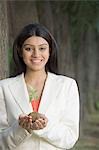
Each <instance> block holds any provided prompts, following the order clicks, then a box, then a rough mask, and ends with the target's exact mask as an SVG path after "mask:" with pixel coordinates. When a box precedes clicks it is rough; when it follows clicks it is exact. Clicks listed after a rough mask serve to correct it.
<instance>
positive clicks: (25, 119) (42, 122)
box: [19, 112, 48, 133]
mask: <svg viewBox="0 0 99 150" xmlns="http://www.w3.org/2000/svg"><path fill="white" fill-rule="evenodd" d="M47 122H48V119H47V118H46V117H45V115H43V114H40V113H37V112H32V113H30V114H29V115H26V114H21V115H20V116H19V125H20V126H21V127H22V128H24V129H26V130H27V131H28V132H30V133H31V131H32V130H40V129H43V128H45V127H46V125H47Z"/></svg>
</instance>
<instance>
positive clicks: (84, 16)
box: [61, 0, 99, 58]
mask: <svg viewBox="0 0 99 150" xmlns="http://www.w3.org/2000/svg"><path fill="white" fill-rule="evenodd" d="M65 3H66V4H65ZM61 8H62V11H63V13H66V12H67V13H68V15H69V25H70V33H71V45H72V49H73V54H74V57H75V58H77V56H78V54H79V47H80V39H81V37H82V35H84V33H86V32H87V30H88V28H92V30H95V31H97V32H99V21H98V20H99V1H89V0H83V1H82V0H81V1H65V2H63V3H61ZM83 38H84V37H83ZM81 40H82V39H81Z"/></svg>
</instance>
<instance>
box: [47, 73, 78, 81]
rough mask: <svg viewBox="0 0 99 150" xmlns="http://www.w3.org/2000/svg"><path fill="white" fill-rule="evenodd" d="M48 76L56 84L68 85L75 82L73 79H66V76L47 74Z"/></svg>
mask: <svg viewBox="0 0 99 150" xmlns="http://www.w3.org/2000/svg"><path fill="white" fill-rule="evenodd" d="M49 76H50V77H51V78H52V79H53V80H55V81H56V82H57V83H60V82H61V83H63V84H65V83H66V84H69V83H72V82H76V81H75V79H73V78H71V77H68V76H66V75H62V74H55V73H49Z"/></svg>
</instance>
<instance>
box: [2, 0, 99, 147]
mask: <svg viewBox="0 0 99 150" xmlns="http://www.w3.org/2000/svg"><path fill="white" fill-rule="evenodd" d="M34 22H37V23H41V24H43V25H45V26H46V27H47V28H48V29H49V30H50V32H51V33H52V34H53V36H54V37H55V39H56V41H57V43H58V46H59V60H58V61H59V73H61V74H64V75H67V76H69V77H72V78H74V79H75V80H76V81H77V83H78V86H79V92H80V137H79V140H78V142H77V143H76V145H75V147H74V148H73V149H72V150H99V1H98V0H97V1H96V0H0V79H3V78H6V77H8V76H11V75H12V74H13V73H14V69H15V68H14V65H13V60H12V45H13V41H14V39H15V37H16V36H17V35H18V33H19V31H20V30H21V29H22V28H23V26H25V25H27V24H29V23H34ZM71 111H72V108H71Z"/></svg>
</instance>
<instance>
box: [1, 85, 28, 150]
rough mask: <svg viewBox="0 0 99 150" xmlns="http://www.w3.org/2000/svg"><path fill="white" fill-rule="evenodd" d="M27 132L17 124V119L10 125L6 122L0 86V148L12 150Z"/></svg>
mask: <svg viewBox="0 0 99 150" xmlns="http://www.w3.org/2000/svg"><path fill="white" fill-rule="evenodd" d="M28 134H29V133H28V132H27V131H26V130H25V129H23V128H21V127H20V126H19V125H18V121H17V120H16V121H15V122H14V123H13V124H12V125H11V126H10V125H9V124H8V121H7V113H6V105H5V102H4V95H3V91H2V88H1V87H0V150H13V149H14V148H16V147H17V146H18V145H19V144H20V143H21V142H22V141H23V140H24V139H25V138H26V137H27V135H28Z"/></svg>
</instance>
